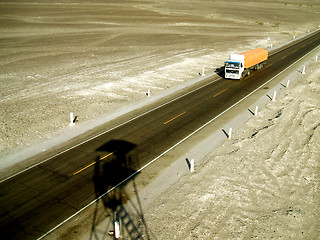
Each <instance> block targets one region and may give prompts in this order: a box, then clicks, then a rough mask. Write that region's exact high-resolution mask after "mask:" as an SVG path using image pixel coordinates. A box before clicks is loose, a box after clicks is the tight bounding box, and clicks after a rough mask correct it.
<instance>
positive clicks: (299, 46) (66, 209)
mask: <svg viewBox="0 0 320 240" xmlns="http://www.w3.org/2000/svg"><path fill="white" fill-rule="evenodd" d="M319 44H320V33H319V32H317V33H315V34H313V35H312V36H310V37H309V38H306V39H304V40H303V41H301V42H298V43H295V44H293V45H292V46H289V47H286V48H283V49H281V50H280V51H278V52H276V53H274V54H272V55H271V56H270V57H269V60H268V63H267V65H266V66H265V68H264V69H263V70H261V71H259V72H254V73H253V74H252V75H250V76H249V77H247V78H245V79H243V80H241V81H235V80H226V79H222V78H219V79H217V80H214V81H212V83H210V84H208V85H206V86H205V87H201V88H199V89H197V90H195V91H192V92H190V93H189V94H186V95H184V96H182V97H180V98H178V99H177V100H175V101H171V102H170V103H168V104H165V105H163V106H162V107H160V108H157V109H155V110H153V111H150V112H148V113H146V114H143V115H142V116H141V117H139V118H135V119H134V120H132V121H128V122H127V123H126V124H123V125H121V126H119V127H117V128H115V129H112V130H110V131H107V132H106V133H104V134H102V135H99V136H98V137H95V138H93V139H92V140H91V141H87V142H85V143H83V144H81V145H79V146H77V147H75V148H72V149H70V150H68V151H66V152H64V153H62V154H59V155H57V156H55V157H53V158H51V159H50V160H48V161H46V162H44V163H42V164H40V165H37V166H36V167H33V168H31V169H29V170H28V171H25V172H23V173H21V174H18V175H17V176H15V177H12V178H10V179H8V180H6V181H4V182H1V183H0V185H1V186H0V216H1V218H0V228H1V229H2V236H3V239H36V238H39V237H41V236H42V235H44V234H45V233H46V232H48V231H49V230H50V229H52V228H54V227H55V226H57V225H58V224H59V223H60V222H62V221H64V220H65V219H66V218H68V217H69V216H71V215H72V214H74V213H75V212H77V211H78V210H79V209H81V208H83V207H84V206H86V205H87V204H88V203H90V202H92V201H94V200H95V199H96V198H97V197H99V196H101V195H102V194H104V193H105V192H106V191H107V190H108V189H110V188H112V187H113V186H115V185H117V184H118V183H119V182H121V181H122V180H123V179H125V178H126V177H128V176H130V175H132V174H133V173H135V172H136V171H137V170H138V169H140V168H141V167H143V166H144V165H145V164H147V163H148V162H150V161H151V160H152V159H155V158H156V157H157V156H159V155H160V154H162V153H163V152H165V151H166V150H167V149H169V148H170V147H171V146H173V145H174V144H176V143H177V142H179V141H180V140H181V139H183V138H185V137H186V136H188V135H189V134H190V133H191V132H193V131H195V130H196V129H198V128H199V127H201V126H202V125H204V124H205V123H207V122H208V121H210V120H211V119H213V118H214V117H215V116H217V115H219V114H220V113H221V112H223V111H224V110H225V109H227V108H229V107H230V106H232V105H233V104H234V103H236V102H237V101H239V100H240V99H242V98H243V97H244V96H246V95H247V94H249V93H250V92H252V91H253V90H255V89H256V88H258V87H259V86H261V85H262V84H263V83H265V82H267V81H268V80H269V79H270V78H272V77H273V76H274V75H276V74H278V73H279V72H281V71H282V70H283V69H285V68H287V67H288V66H290V65H291V64H292V63H293V62H295V61H296V60H297V59H299V58H301V57H302V56H304V55H305V54H306V53H308V52H310V51H311V50H312V49H314V48H315V47H317V46H319ZM212 79H213V78H212ZM105 130H106V129H105ZM160 160H161V159H160Z"/></svg>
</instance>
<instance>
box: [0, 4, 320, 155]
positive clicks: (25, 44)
mask: <svg viewBox="0 0 320 240" xmlns="http://www.w3.org/2000/svg"><path fill="white" fill-rule="evenodd" d="M0 9H1V10H0V19H1V23H0V42H1V44H0V56H1V59H2V60H1V62H0V65H1V67H0V81H1V86H0V92H1V99H0V103H1V108H0V109H1V118H0V151H1V157H2V159H4V158H5V156H6V155H8V154H10V153H12V152H16V151H21V150H22V149H23V148H24V147H26V146H29V145H34V144H38V143H41V142H43V141H46V139H48V138H50V137H52V136H53V135H54V134H55V133H56V132H58V133H59V134H60V135H62V132H63V131H68V122H69V113H70V112H74V113H75V115H77V116H78V120H79V122H78V123H77V126H76V127H78V128H81V123H83V122H85V121H87V120H90V119H95V118H99V117H100V116H102V115H104V114H107V113H108V112H110V111H114V110H115V109H119V108H120V107H122V106H125V105H126V104H127V103H128V102H132V101H134V100H137V99H141V98H144V97H145V93H146V91H147V89H148V88H150V89H151V92H152V94H155V93H157V92H159V91H162V90H164V89H166V88H169V87H172V86H174V85H177V84H179V83H181V82H186V81H190V80H192V79H194V78H195V77H196V76H197V75H198V73H199V72H201V71H202V67H205V69H206V71H213V70H214V69H215V68H216V67H220V66H221V65H222V64H223V62H224V60H225V59H226V58H227V57H228V54H229V53H231V52H240V51H244V50H248V49H251V48H255V47H264V48H268V47H270V46H271V44H272V45H276V44H279V43H283V42H286V41H288V40H289V39H292V37H293V35H297V36H298V35H301V34H303V33H306V32H307V30H308V29H314V28H316V27H317V26H318V20H319V11H320V3H319V2H318V1H316V0H314V1H281V2H278V1H259V2H257V1H252V2H251V1H232V0H230V1H209V0H208V1H183V4H182V3H181V1H161V2H159V1H154V0H147V1H138V0H134V1H121V2H119V1H108V3H106V2H105V1H97V0H91V1H81V0H72V1H60V2H58V3H52V1H41V2H39V1H23V0H15V1H2V2H1V3H0Z"/></svg>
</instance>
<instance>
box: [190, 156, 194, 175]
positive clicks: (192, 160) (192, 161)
mask: <svg viewBox="0 0 320 240" xmlns="http://www.w3.org/2000/svg"><path fill="white" fill-rule="evenodd" d="M193 171H194V159H191V161H190V172H193Z"/></svg>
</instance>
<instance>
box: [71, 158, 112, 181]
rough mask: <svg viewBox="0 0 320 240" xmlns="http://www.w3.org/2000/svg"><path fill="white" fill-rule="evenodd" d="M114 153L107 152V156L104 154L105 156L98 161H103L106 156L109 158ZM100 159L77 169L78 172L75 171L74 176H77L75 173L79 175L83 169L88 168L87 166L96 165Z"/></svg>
mask: <svg viewBox="0 0 320 240" xmlns="http://www.w3.org/2000/svg"><path fill="white" fill-rule="evenodd" d="M113 153H114V152H112V153H109V154H107V155H106V156H104V157H102V158H100V159H99V160H98V161H101V160H103V159H105V158H107V157H109V156H111V155H112V154H113ZM98 161H95V162H93V163H90V164H89V165H88V166H86V167H84V168H82V169H80V170H79V171H77V172H75V173H73V176H75V175H77V174H78V173H81V172H82V171H84V170H86V169H87V168H89V167H91V166H93V165H94V164H96V163H97V162H98Z"/></svg>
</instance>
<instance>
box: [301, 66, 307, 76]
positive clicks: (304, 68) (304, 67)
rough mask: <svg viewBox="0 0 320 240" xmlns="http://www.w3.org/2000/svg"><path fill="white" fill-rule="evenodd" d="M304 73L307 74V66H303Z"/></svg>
mask: <svg viewBox="0 0 320 240" xmlns="http://www.w3.org/2000/svg"><path fill="white" fill-rule="evenodd" d="M302 74H306V66H303V69H302Z"/></svg>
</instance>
